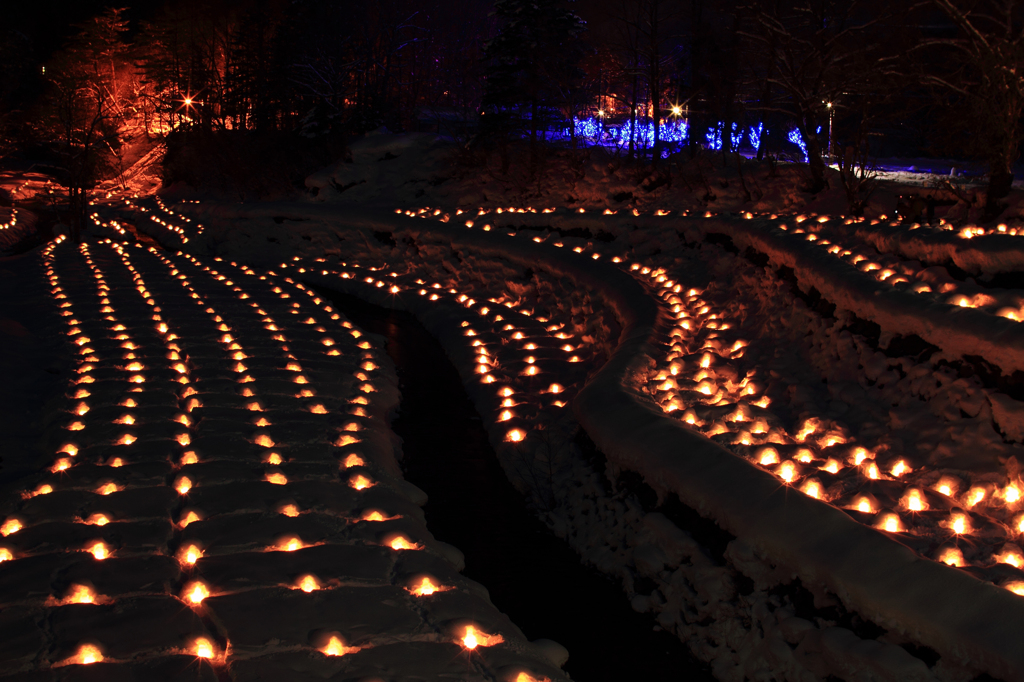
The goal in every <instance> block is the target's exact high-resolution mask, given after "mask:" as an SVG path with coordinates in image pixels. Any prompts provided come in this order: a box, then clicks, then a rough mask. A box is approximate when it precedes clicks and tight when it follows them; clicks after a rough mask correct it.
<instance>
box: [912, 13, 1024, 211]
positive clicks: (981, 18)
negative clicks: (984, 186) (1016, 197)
mask: <svg viewBox="0 0 1024 682" xmlns="http://www.w3.org/2000/svg"><path fill="white" fill-rule="evenodd" d="M934 3H935V5H936V6H937V7H938V8H939V9H941V10H942V11H943V12H944V13H945V14H946V16H948V17H949V18H950V19H951V20H952V21H953V23H954V24H955V25H956V27H957V29H958V35H957V36H956V37H952V38H935V39H932V40H928V41H923V42H922V43H921V45H920V46H919V48H918V49H919V50H921V51H922V52H923V53H925V54H929V55H930V57H931V58H930V59H929V64H930V68H929V69H928V70H927V71H926V72H925V73H924V75H923V81H924V82H926V83H930V84H932V85H935V86H938V87H939V88H941V89H943V90H944V91H945V92H947V93H950V94H952V95H953V96H954V97H955V98H958V99H959V100H960V101H959V102H958V104H960V105H962V106H959V107H956V109H955V111H956V117H957V120H956V122H955V123H956V124H955V125H954V128H957V129H959V131H962V132H965V133H966V134H967V135H966V139H967V146H968V148H969V151H973V152H975V153H977V154H979V155H980V156H982V157H984V158H985V159H986V160H987V161H988V163H989V166H990V169H991V173H990V175H989V185H988V192H987V206H986V212H987V213H988V215H989V216H991V217H995V215H997V214H998V212H999V208H998V205H997V203H996V200H997V199H1001V198H1003V197H1005V196H1006V195H1007V194H1009V192H1010V185H1011V183H1012V182H1013V171H1012V166H1013V164H1014V162H1016V161H1017V159H1018V158H1020V148H1021V143H1022V142H1024V127H1022V126H1021V120H1022V118H1021V117H1022V116H1024V7H1022V5H1021V3H1020V2H1018V1H1017V0H980V1H979V0H972V1H971V2H964V1H963V0H934ZM935 48H938V49H939V52H938V55H941V58H937V57H936V49H935ZM946 65H952V68H943V67H944V66H946Z"/></svg>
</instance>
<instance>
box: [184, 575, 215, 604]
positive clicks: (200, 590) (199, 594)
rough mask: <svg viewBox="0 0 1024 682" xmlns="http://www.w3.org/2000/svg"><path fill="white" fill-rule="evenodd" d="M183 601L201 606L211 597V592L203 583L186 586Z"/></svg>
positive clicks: (198, 582)
mask: <svg viewBox="0 0 1024 682" xmlns="http://www.w3.org/2000/svg"><path fill="white" fill-rule="evenodd" d="M184 594H185V596H184V597H183V599H184V600H185V601H186V602H188V603H189V604H201V603H202V602H203V600H204V599H206V598H207V597H209V596H210V590H209V588H207V587H206V585H204V584H203V583H202V582H200V581H198V580H197V581H196V582H193V583H189V584H188V585H186V586H185V593H184Z"/></svg>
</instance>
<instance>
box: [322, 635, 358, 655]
mask: <svg viewBox="0 0 1024 682" xmlns="http://www.w3.org/2000/svg"><path fill="white" fill-rule="evenodd" d="M359 649H360V647H357V646H351V647H350V646H345V643H344V642H342V640H341V638H339V637H336V636H334V635H332V636H331V638H330V639H329V640H327V644H325V645H324V646H323V648H322V649H320V652H321V653H323V654H324V655H325V656H344V655H345V654H350V653H353V652H356V651H359Z"/></svg>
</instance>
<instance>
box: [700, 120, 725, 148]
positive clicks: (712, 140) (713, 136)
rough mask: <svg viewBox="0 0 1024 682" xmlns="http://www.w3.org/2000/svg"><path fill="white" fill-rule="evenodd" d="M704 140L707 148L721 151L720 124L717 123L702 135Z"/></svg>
mask: <svg viewBox="0 0 1024 682" xmlns="http://www.w3.org/2000/svg"><path fill="white" fill-rule="evenodd" d="M704 137H705V139H707V141H708V148H710V149H715V150H718V149H721V148H722V124H721V123H719V124H718V125H717V126H712V127H710V128H708V132H706V133H705V134H704Z"/></svg>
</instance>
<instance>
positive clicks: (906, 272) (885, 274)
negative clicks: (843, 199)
mask: <svg viewBox="0 0 1024 682" xmlns="http://www.w3.org/2000/svg"><path fill="white" fill-rule="evenodd" d="M811 217H812V218H813V217H815V216H813V215H812V216H811ZM806 219H807V216H804V215H799V216H796V223H798V224H799V223H801V222H803V221H804V220H806ZM827 220H828V216H821V217H818V222H827ZM776 227H778V228H779V229H780V230H783V231H789V229H788V227H787V226H786V224H785V223H779V224H778V225H776ZM792 234H804V235H805V237H804V239H806V240H807V241H809V242H813V243H815V244H817V245H819V246H821V247H823V248H825V249H826V250H827V251H828V253H830V254H832V255H834V256H836V257H837V258H840V259H848V262H849V263H850V264H852V265H854V266H856V267H857V268H858V269H859V270H860V271H861V272H864V273H865V274H871V273H873V275H872V276H873V277H874V278H875V279H877V280H878V281H879V282H887V283H888V284H891V285H893V286H896V285H897V284H907V285H910V289H911V290H912V291H914V292H915V293H919V294H931V293H933V290H932V287H931V286H930V285H929V284H928V283H926V282H917V283H916V284H913V283H912V281H911V280H912V279H913V278H915V277H917V276H918V275H919V274H920V273H921V272H922V269H921V268H920V267H915V266H914V265H911V264H907V263H901V264H900V265H899V266H892V267H885V266H883V265H880V264H879V263H876V262H874V261H873V260H872V259H871V258H870V257H868V256H866V255H864V254H862V253H854V252H853V251H852V250H850V249H849V248H846V247H844V246H842V245H840V244H838V243H835V242H833V241H830V240H828V239H825V238H822V237H819V236H818V235H817V234H815V233H813V232H805V231H804V230H803V229H802V228H800V227H797V228H795V229H793V230H792ZM894 268H897V269H894ZM956 289H957V285H956V284H955V283H953V282H947V283H945V284H943V285H942V286H941V288H940V291H939V292H938V293H939V294H950V293H951V292H955V291H956ZM945 302H946V303H947V304H949V305H953V306H957V307H960V308H984V307H988V306H993V305H995V304H996V303H997V301H996V299H995V298H993V297H992V296H989V295H987V294H983V293H978V294H975V295H974V296H964V295H962V294H956V293H953V294H952V295H951V296H949V297H948V298H946V300H945ZM995 314H996V315H998V316H1000V317H1005V318H1007V319H1010V320H1014V321H1018V322H1019V321H1024V312H1022V310H1021V309H1018V308H1010V307H1003V308H1000V309H999V310H997V311H996V312H995Z"/></svg>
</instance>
